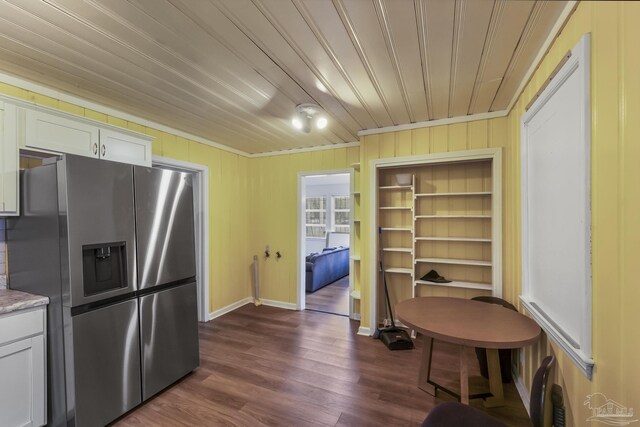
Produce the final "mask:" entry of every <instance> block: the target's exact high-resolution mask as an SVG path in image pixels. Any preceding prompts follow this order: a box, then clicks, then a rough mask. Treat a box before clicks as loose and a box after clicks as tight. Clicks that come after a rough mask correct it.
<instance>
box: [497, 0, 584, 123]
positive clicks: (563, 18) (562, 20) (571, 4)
mask: <svg viewBox="0 0 640 427" xmlns="http://www.w3.org/2000/svg"><path fill="white" fill-rule="evenodd" d="M578 3H579V2H578V0H570V1H568V2H567V4H566V5H565V6H564V9H562V12H561V13H560V15H559V16H558V19H557V20H556V23H555V24H554V25H553V27H552V28H551V31H550V32H549V35H548V36H547V39H546V40H545V41H544V43H542V46H541V47H540V50H538V54H537V55H536V57H535V58H534V59H533V62H531V66H530V67H529V70H527V72H526V73H525V75H524V77H523V79H522V81H521V82H520V86H518V90H516V92H515V93H514V95H513V98H511V102H509V106H508V107H507V112H509V113H510V112H511V109H513V106H514V105H515V104H516V102H517V101H518V98H520V96H521V95H522V92H524V89H525V88H526V87H527V85H528V84H529V81H530V80H531V77H533V73H535V72H536V70H537V69H538V67H539V66H540V64H541V63H542V60H543V59H544V57H545V55H546V54H547V52H549V49H551V45H553V42H554V41H555V40H556V38H557V37H558V35H559V34H560V32H561V31H562V29H563V28H564V26H565V24H566V23H567V22H568V21H569V17H570V16H571V14H573V12H574V11H575V10H576V7H578Z"/></svg>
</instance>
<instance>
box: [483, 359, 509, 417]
mask: <svg viewBox="0 0 640 427" xmlns="http://www.w3.org/2000/svg"><path fill="white" fill-rule="evenodd" d="M487 367H488V368H489V391H490V392H491V394H492V395H493V396H492V397H488V398H486V399H485V400H484V406H486V407H487V408H494V407H496V406H503V405H504V391H503V389H502V374H501V372H500V357H499V356H498V350H496V349H495V348H488V349H487Z"/></svg>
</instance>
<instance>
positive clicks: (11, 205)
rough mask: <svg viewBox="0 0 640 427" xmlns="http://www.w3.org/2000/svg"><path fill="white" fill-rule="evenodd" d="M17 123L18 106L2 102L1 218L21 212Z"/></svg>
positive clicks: (0, 136) (0, 129)
mask: <svg viewBox="0 0 640 427" xmlns="http://www.w3.org/2000/svg"><path fill="white" fill-rule="evenodd" d="M17 123H18V118H17V108H16V106H15V105H11V104H7V103H5V102H2V101H0V216H10V215H17V214H18V211H19V205H18V200H19V197H18V184H19V180H18V170H19V167H18V134H17Z"/></svg>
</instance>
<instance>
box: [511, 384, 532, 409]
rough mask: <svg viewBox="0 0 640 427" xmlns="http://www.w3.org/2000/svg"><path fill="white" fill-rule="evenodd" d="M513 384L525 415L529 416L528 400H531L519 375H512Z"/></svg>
mask: <svg viewBox="0 0 640 427" xmlns="http://www.w3.org/2000/svg"><path fill="white" fill-rule="evenodd" d="M513 383H514V384H515V385H516V390H518V394H519V395H520V399H522V404H523V405H524V408H525V409H526V410H527V414H529V416H531V410H530V408H529V400H531V394H530V393H529V390H528V389H527V387H525V385H524V381H523V380H522V377H521V376H520V375H518V376H515V375H513Z"/></svg>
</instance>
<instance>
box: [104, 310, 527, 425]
mask: <svg viewBox="0 0 640 427" xmlns="http://www.w3.org/2000/svg"><path fill="white" fill-rule="evenodd" d="M357 327H358V322H354V321H350V320H349V319H348V318H345V317H340V316H333V315H330V314H324V313H319V312H314V311H290V310H283V309H278V308H273V307H266V306H260V307H255V306H253V305H245V306H243V307H241V308H239V309H237V310H235V311H233V312H231V313H228V314H226V315H224V316H222V317H220V318H218V319H215V320H213V321H211V322H209V323H207V324H202V325H201V326H200V354H201V360H200V364H201V366H200V368H198V369H197V370H196V371H195V372H193V373H192V374H190V375H189V376H187V377H186V378H184V379H183V380H182V381H179V382H178V383H176V384H174V385H173V386H172V387H170V388H168V389H167V390H165V391H164V392H162V393H161V394H159V395H158V396H156V397H155V398H153V399H152V400H151V401H149V402H147V403H146V404H144V405H143V406H141V407H139V408H137V409H135V410H133V411H132V412H130V413H129V414H127V415H125V416H124V417H123V418H121V419H120V420H118V422H116V425H118V426H149V425H166V426H168V425H171V426H174V425H176V426H177V425H191V426H193V425H197V426H218V425H223V426H418V425H420V423H421V422H422V420H423V419H424V417H425V415H426V414H427V412H428V411H429V410H430V409H431V408H433V407H434V406H435V405H436V404H438V403H440V402H444V401H448V400H452V398H450V397H449V396H447V395H444V394H443V395H440V394H439V395H438V398H434V397H433V396H430V395H428V394H426V393H424V392H423V391H421V390H420V389H418V388H417V386H416V378H417V370H418V366H419V361H420V354H421V341H420V340H416V344H417V348H416V349H415V350H409V351H393V352H392V351H389V350H387V348H386V347H385V346H384V345H383V344H382V342H380V341H379V340H374V339H372V338H370V337H364V336H358V335H356V331H357ZM470 353H471V352H470ZM452 354H456V352H455V351H454V349H453V348H452V347H450V346H447V345H446V344H444V343H437V344H436V346H435V348H434V361H433V373H434V376H435V377H436V378H435V379H436V380H437V381H441V382H443V383H448V384H451V387H452V388H455V384H456V382H457V381H458V377H457V374H458V371H457V367H458V366H459V365H458V363H459V362H458V360H457V357H456V356H452ZM470 357H471V355H470ZM471 367H472V370H471V372H470V375H479V374H478V368H477V362H475V358H474V361H473V363H471ZM471 383H472V384H471V387H470V388H471V391H472V392H474V389H477V388H478V387H481V388H482V387H487V382H486V380H484V379H482V378H480V377H478V378H474V379H473V381H471ZM505 400H506V405H505V406H504V407H502V408H495V409H491V410H486V411H487V412H489V413H490V414H491V415H493V416H495V417H497V418H500V419H502V420H503V421H505V422H506V423H508V424H509V425H513V426H525V425H530V424H529V421H528V418H527V414H526V411H525V409H524V407H523V405H522V403H521V401H520V398H519V396H518V394H517V392H516V390H515V387H514V386H513V384H506V385H505ZM472 405H473V406H476V407H478V408H482V404H481V402H480V401H472ZM483 410H484V409H483Z"/></svg>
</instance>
